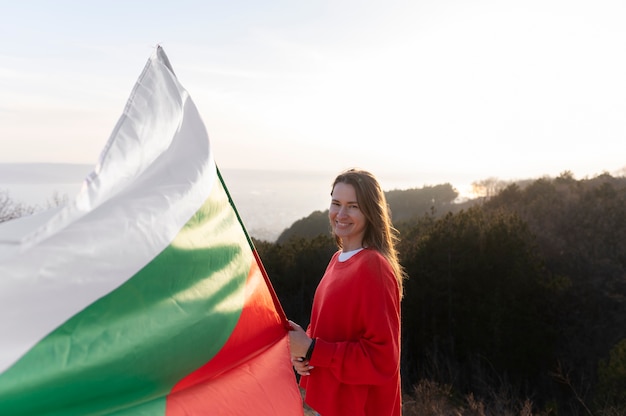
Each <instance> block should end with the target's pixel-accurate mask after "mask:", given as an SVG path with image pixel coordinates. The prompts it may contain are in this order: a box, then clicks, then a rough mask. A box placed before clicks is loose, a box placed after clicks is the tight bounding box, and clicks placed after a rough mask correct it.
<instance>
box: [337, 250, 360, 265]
mask: <svg viewBox="0 0 626 416" xmlns="http://www.w3.org/2000/svg"><path fill="white" fill-rule="evenodd" d="M361 250H363V247H359V248H357V249H356V250H352V251H342V252H341V253H339V261H342V262H343V261H346V260H348V259H349V258H350V257H352V256H354V255H355V254H356V253H358V252H359V251H361Z"/></svg>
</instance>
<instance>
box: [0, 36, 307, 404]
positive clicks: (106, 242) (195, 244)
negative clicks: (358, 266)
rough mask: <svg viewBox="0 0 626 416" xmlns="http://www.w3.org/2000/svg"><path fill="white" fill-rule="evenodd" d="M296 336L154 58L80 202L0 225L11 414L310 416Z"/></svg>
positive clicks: (1, 337) (3, 360)
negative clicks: (294, 348) (293, 344)
mask: <svg viewBox="0 0 626 416" xmlns="http://www.w3.org/2000/svg"><path fill="white" fill-rule="evenodd" d="M288 327H289V324H288V322H287V319H286V318H285V315H284V312H283V311H282V308H281V306H280V303H279V302H278V300H277V298H276V295H275V293H274V291H273V289H272V287H271V284H270V282H269V280H268V278H267V275H266V273H265V270H264V269H263V265H262V263H261V261H260V260H259V258H258V255H257V253H256V251H255V248H254V246H253V244H252V242H251V240H250V238H249V236H248V235H247V233H246V231H245V228H244V227H243V225H242V223H241V220H240V218H239V217H238V214H237V211H236V209H235V207H234V205H233V204H232V201H231V199H230V197H229V195H228V192H227V189H226V186H225V185H224V182H223V181H222V178H221V176H220V174H219V170H218V169H217V167H216V165H215V161H214V158H213V154H212V152H211V149H210V145H209V140H208V135H207V132H206V129H205V126H204V124H203V122H202V120H201V118H200V116H199V114H198V111H197V109H196V107H195V105H194V103H193V101H192V100H191V98H190V97H189V94H188V93H187V91H186V90H185V89H184V88H183V87H182V86H181V84H180V83H179V82H178V80H177V78H176V76H175V75H174V73H173V71H172V68H171V65H170V63H169V61H168V59H167V57H166V55H165V53H164V51H163V50H162V48H161V47H157V48H156V50H155V53H154V54H153V55H152V57H151V58H150V59H149V60H148V62H147V64H146V66H145V68H144V70H143V72H142V73H141V75H140V77H139V79H138V80H137V83H136V84H135V87H134V89H133V91H132V93H131V96H130V98H129V100H128V103H127V105H126V108H125V109H124V112H123V114H122V116H121V118H120V120H119V121H118V123H117V125H116V126H115V128H114V130H113V133H112V134H111V137H110V138H109V140H108V142H107V144H106V146H105V148H104V150H103V151H102V153H101V156H100V159H99V161H98V163H97V165H96V166H95V168H94V170H93V172H92V173H91V174H90V175H88V176H87V178H86V179H85V181H84V183H83V187H82V189H81V190H80V191H79V192H78V195H77V196H76V198H75V199H73V200H71V201H70V202H69V203H67V204H66V205H64V206H62V207H60V208H57V209H53V210H50V211H46V212H43V213H41V214H36V215H32V216H29V217H24V218H20V219H17V220H13V221H9V222H7V223H4V224H2V225H0V415H7V416H17V415H63V416H67V415H81V416H84V415H109V414H114V415H168V416H169V415H272V416H276V415H289V416H291V415H302V414H303V407H302V400H301V397H300V394H299V390H298V387H297V384H296V379H295V375H294V373H293V369H292V367H291V363H290V359H289V350H288V337H287V330H288Z"/></svg>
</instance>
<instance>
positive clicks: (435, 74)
mask: <svg viewBox="0 0 626 416" xmlns="http://www.w3.org/2000/svg"><path fill="white" fill-rule="evenodd" d="M245 6H246V7H240V5H238V4H236V3H232V4H231V3H219V4H218V3H215V2H196V1H188V0H181V1H180V2H178V3H176V7H170V6H169V5H165V4H157V3H155V4H152V5H151V6H150V7H145V6H143V5H141V4H139V3H134V2H108V3H106V4H105V3H102V4H92V5H90V6H89V7H87V6H83V5H80V6H79V5H77V4H75V3H69V2H66V1H63V0H62V1H59V2H49V1H41V0H35V1H33V2H12V3H10V4H7V5H6V7H4V8H3V16H4V17H5V19H4V20H5V22H4V23H5V24H4V25H3V27H2V30H3V33H4V35H5V37H6V38H7V39H11V42H4V43H2V44H1V45H0V56H1V57H2V62H3V65H2V70H1V71H0V92H1V94H0V138H2V140H0V162H5V163H13V162H44V163H45V162H55V163H81V164H82V163H89V162H91V161H94V160H97V157H98V155H99V154H100V152H101V149H102V148H103V147H104V146H105V145H106V140H107V138H108V137H109V135H110V134H111V131H112V130H113V128H114V126H115V124H116V122H117V120H118V119H119V117H120V115H121V114H122V112H123V109H124V106H125V103H126V100H127V98H128V96H129V94H130V93H131V90H132V87H133V85H134V83H135V81H136V80H137V77H138V76H139V74H140V73H141V71H142V69H143V67H144V65H145V63H146V61H147V60H148V58H149V57H150V55H151V54H152V53H153V52H154V50H155V47H156V45H161V46H162V47H163V49H164V50H165V52H166V53H167V55H168V57H169V60H170V62H171V64H172V67H173V69H174V71H175V73H176V76H177V78H178V79H179V81H180V82H181V84H182V86H183V87H184V88H185V89H186V90H187V91H188V93H189V95H190V97H191V98H192V99H193V101H194V103H195V104H196V107H197V108H198V111H199V113H200V115H201V117H202V119H203V121H204V123H205V125H206V128H207V131H208V133H209V137H210V138H211V147H212V149H213V150H214V152H215V155H216V161H217V163H218V166H220V168H221V169H222V170H226V169H245V168H251V169H266V168H278V167H280V169H282V170H285V171H290V172H293V171H298V170H301V171H305V172H312V171H324V172H325V171H328V172H330V173H331V174H334V173H336V172H338V171H340V170H342V169H344V168H347V167H352V166H358V167H362V168H364V169H367V170H370V171H372V172H373V173H375V174H376V175H377V176H378V177H379V178H381V182H382V183H383V185H384V183H385V182H387V183H388V185H387V187H388V188H389V187H392V186H394V184H395V183H400V184H402V185H404V184H405V183H406V182H403V181H404V179H407V178H408V179H409V182H408V183H409V184H411V185H414V186H418V187H419V186H422V185H423V184H438V183H446V182H447V183H451V184H453V185H454V186H455V187H457V188H463V187H464V183H470V182H472V181H477V180H482V179H484V178H487V177H496V178H500V179H503V180H519V179H523V178H537V177H541V176H551V177H555V176H558V175H559V174H560V173H561V172H563V171H566V170H567V171H571V172H572V173H573V174H574V176H575V177H576V178H584V177H592V176H595V175H598V174H601V173H602V172H603V171H604V170H607V171H609V172H613V171H616V170H620V169H622V168H623V167H624V166H625V165H626V160H625V158H624V155H626V100H624V99H623V97H625V96H626V77H624V73H625V72H626V55H624V54H622V53H616V51H621V50H622V49H623V46H624V39H626V25H624V24H623V22H624V21H625V20H626V3H624V2H616V1H612V0H599V1H596V2H593V3H591V2H584V1H578V0H574V1H571V0H554V1H549V2H546V1H540V0H528V1H525V2H498V1H496V0H476V1H472V2H458V1H454V0H441V1H437V2H410V1H405V0H389V1H385V2H382V1H379V0H363V1H360V2H359V3H358V7H355V3H354V2H352V1H348V0H336V1H335V0H334V1H332V2H329V1H318V2H283V1H279V0H268V1H266V2H258V3H254V2H246V4H245ZM120 16H123V18H124V22H128V23H129V24H124V25H120V24H119V19H120ZM111 27H115V28H116V29H115V30H114V31H111ZM386 178H389V180H387V179H386ZM459 190H460V191H461V192H463V189H459Z"/></svg>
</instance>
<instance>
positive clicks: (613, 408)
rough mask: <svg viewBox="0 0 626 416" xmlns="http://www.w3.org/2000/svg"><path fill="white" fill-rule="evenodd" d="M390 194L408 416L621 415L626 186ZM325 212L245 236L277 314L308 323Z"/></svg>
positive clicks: (325, 244) (569, 180) (531, 185)
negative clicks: (403, 274)
mask: <svg viewBox="0 0 626 416" xmlns="http://www.w3.org/2000/svg"><path fill="white" fill-rule="evenodd" d="M475 185H476V189H482V190H483V191H484V192H483V195H485V197H482V198H478V199H476V200H472V201H468V202H465V203H463V204H456V203H454V201H455V199H456V197H457V194H456V192H455V191H454V190H453V189H452V187H450V186H449V185H442V186H439V187H429V188H423V189H410V190H405V191H391V192H388V194H387V195H388V202H389V205H390V208H391V210H392V212H393V214H394V223H395V225H396V227H397V228H398V229H399V231H400V233H401V237H402V240H401V243H400V246H399V251H400V254H401V258H402V263H403V265H404V266H405V267H406V269H407V272H408V273H409V276H410V278H409V280H408V281H407V282H406V288H405V297H404V300H403V357H402V369H401V370H402V373H403V381H404V383H405V386H404V391H405V394H406V398H405V409H404V414H405V415H413V414H419V415H532V414H535V415H601V416H613V415H619V414H624V412H625V409H626V397H625V396H624V392H625V391H626V370H625V368H626V364H625V363H626V238H625V237H626V178H624V177H612V176H610V175H608V174H603V175H600V176H598V177H595V178H592V179H584V180H575V179H573V177H572V175H571V173H569V172H565V173H563V174H561V175H560V176H559V177H557V178H541V179H538V180H534V181H524V182H518V183H505V182H501V181H496V180H494V179H490V180H489V181H483V182H481V183H477V184H475ZM326 215H327V213H326V212H319V211H317V212H314V213H312V214H311V216H310V217H308V218H304V219H302V220H300V221H298V222H296V223H295V224H294V225H293V227H291V228H290V229H288V230H285V232H284V233H283V234H282V235H281V237H280V238H279V240H278V241H277V242H276V243H269V242H264V241H255V244H256V247H257V249H258V251H259V253H260V256H261V258H262V259H263V263H264V265H265V268H266V269H267V271H268V274H269V276H270V278H271V280H272V282H273V284H274V288H275V290H276V292H277V294H278V296H279V298H280V300H281V302H282V303H283V306H284V308H285V311H286V313H287V314H288V316H289V317H290V318H291V319H293V320H295V321H297V322H300V323H306V322H308V319H309V310H310V306H311V301H312V297H313V293H314V290H315V287H316V285H317V283H318V281H319V279H320V277H321V275H322V274H323V271H324V268H325V266H326V263H327V261H328V259H329V257H330V254H331V253H332V252H334V250H335V246H334V242H333V240H332V239H331V238H330V235H329V232H328V222H327V217H326Z"/></svg>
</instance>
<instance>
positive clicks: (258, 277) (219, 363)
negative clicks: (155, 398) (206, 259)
mask: <svg viewBox="0 0 626 416" xmlns="http://www.w3.org/2000/svg"><path fill="white" fill-rule="evenodd" d="M256 260H257V259H256V257H255V261H253V263H252V265H251V267H250V273H249V274H248V279H247V283H246V289H245V290H246V292H245V296H246V297H245V303H244V307H243V309H242V312H241V316H240V318H239V321H238V322H237V325H236V326H235V329H234V330H233V332H232V334H231V336H230V338H229V339H228V341H227V342H226V344H224V346H223V347H222V349H221V350H220V351H219V352H218V353H217V354H216V355H215V356H214V357H213V359H211V360H210V361H209V362H208V363H206V364H205V365H204V366H202V367H200V368H199V369H197V370H196V371H194V372H192V373H190V374H189V375H188V376H186V377H185V378H183V379H182V380H181V381H180V382H178V383H177V384H176V385H175V386H174V388H173V389H172V391H171V393H170V395H169V396H168V398H167V404H166V415H167V416H182V415H190V414H216V415H218V414H219V415H247V414H255V415H283V414H284V415H298V414H302V412H303V411H302V404H301V399H300V394H299V390H298V387H297V384H296V378H295V375H294V373H293V369H292V367H291V362H290V355H289V347H288V344H287V343H288V341H287V339H288V338H287V336H286V329H285V327H284V314H283V316H281V314H282V309H281V310H280V312H279V311H277V310H276V305H275V299H274V296H275V295H274V296H273V295H272V293H271V290H270V288H268V285H267V283H266V281H265V277H264V276H263V273H262V272H261V270H260V268H259V265H258V262H257V261H256ZM198 348H202V346H198ZM294 405H295V407H294ZM263 409H265V410H263ZM209 410H210V411H209Z"/></svg>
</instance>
